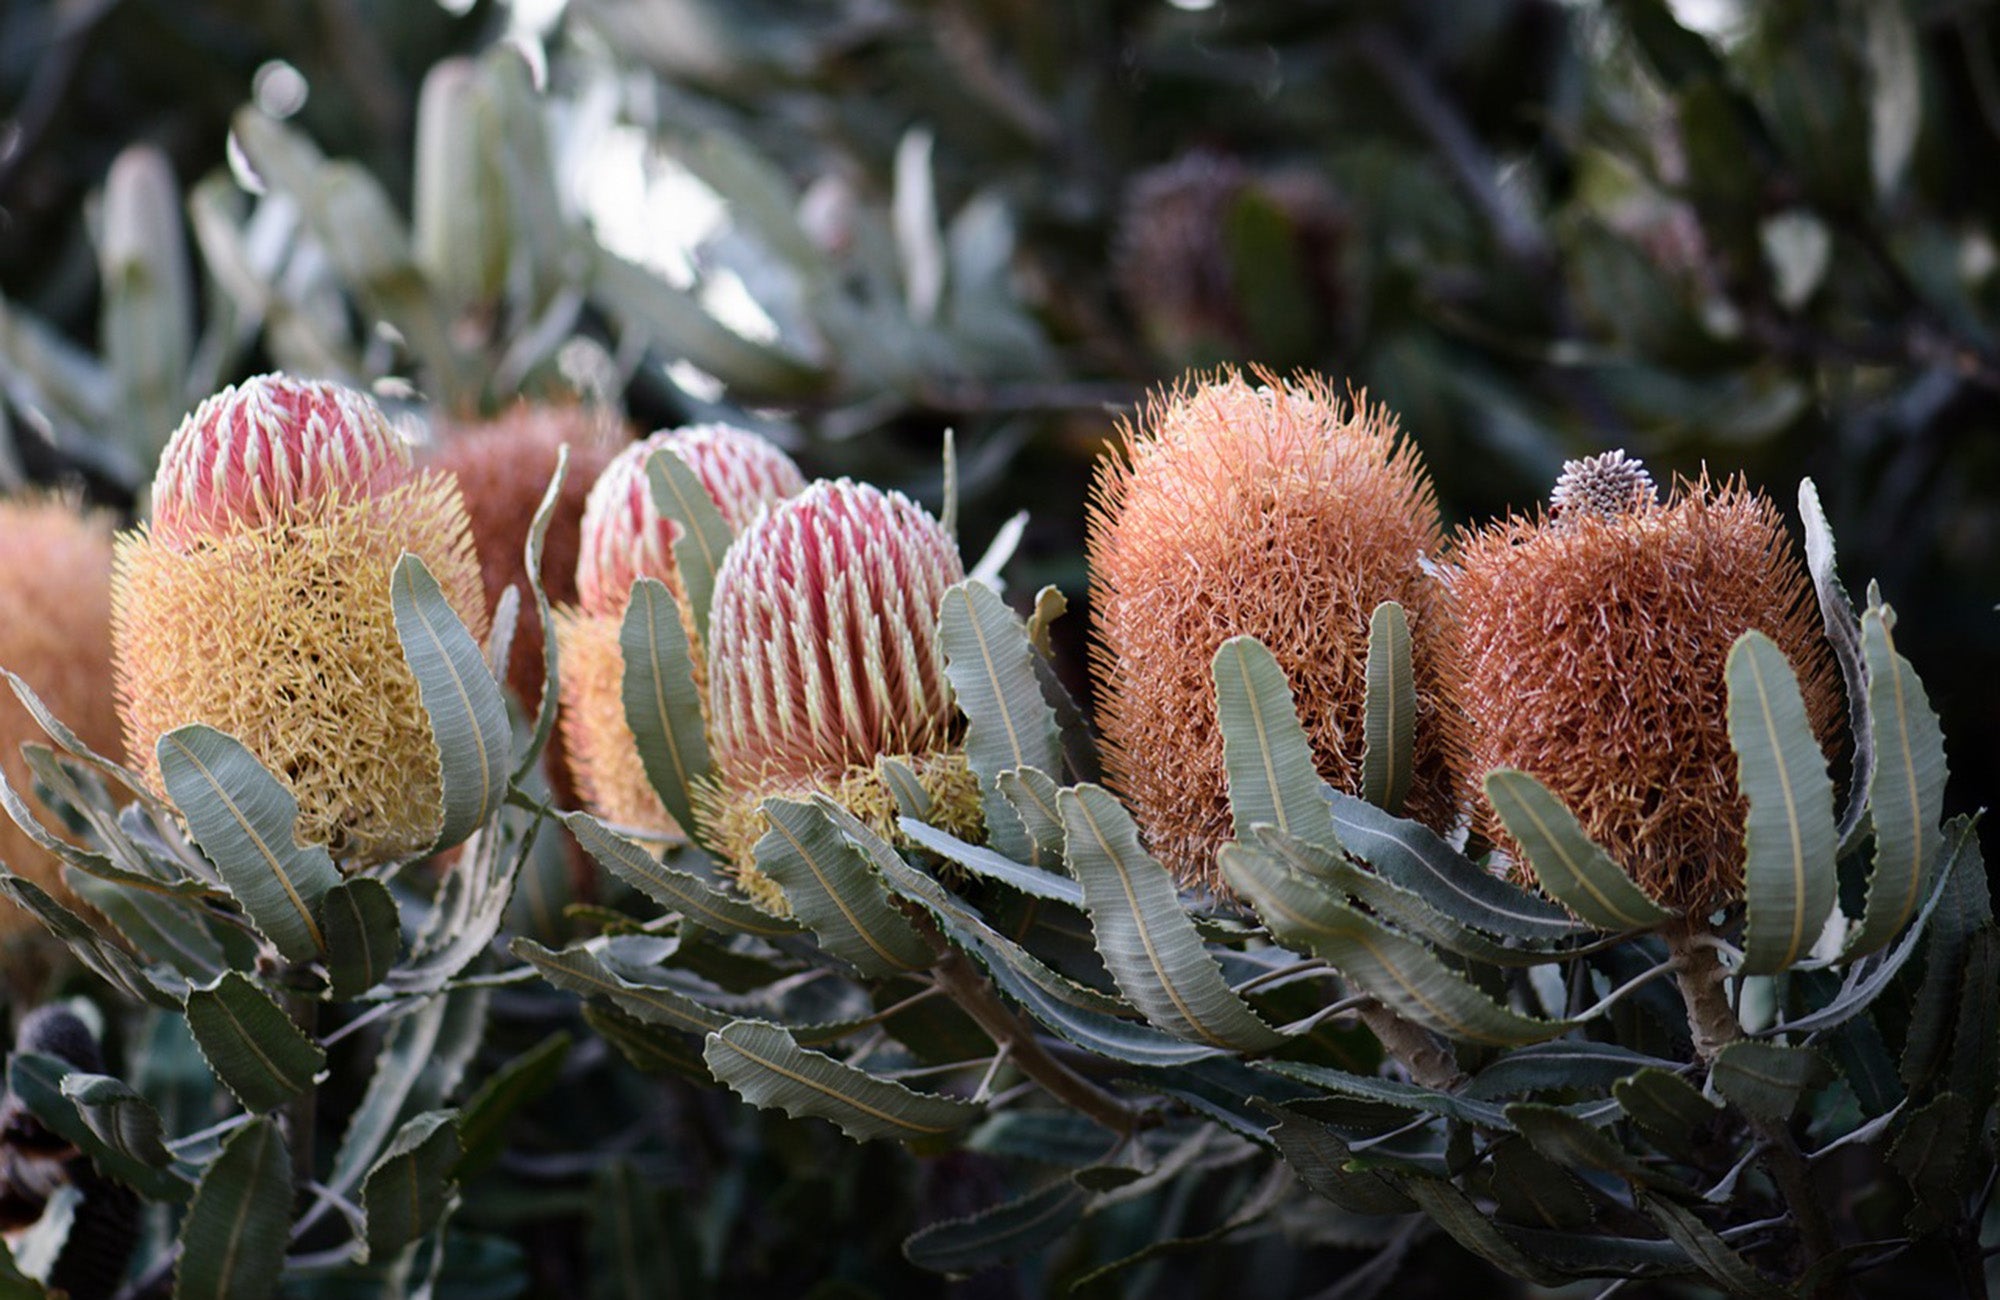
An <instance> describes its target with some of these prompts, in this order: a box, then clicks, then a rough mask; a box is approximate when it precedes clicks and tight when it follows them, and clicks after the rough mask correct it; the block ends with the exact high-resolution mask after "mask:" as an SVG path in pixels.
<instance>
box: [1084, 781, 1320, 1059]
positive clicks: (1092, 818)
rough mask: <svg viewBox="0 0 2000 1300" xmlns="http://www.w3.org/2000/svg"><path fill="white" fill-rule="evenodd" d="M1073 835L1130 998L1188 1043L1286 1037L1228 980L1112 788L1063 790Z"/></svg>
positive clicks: (1098, 920) (1098, 923)
mask: <svg viewBox="0 0 2000 1300" xmlns="http://www.w3.org/2000/svg"><path fill="white" fill-rule="evenodd" d="M1057 803H1058V805H1059V807H1060V809H1061V811H1062V818H1063V826H1064V828H1065V830H1066V831H1067V833H1068V838H1067V841H1066V845H1065V850H1064V854H1063V856H1064V857H1065V858H1066V859H1067V860H1068V862H1069V865H1070V869H1071V870H1072V871H1074V872H1075V873H1076V878H1077V881H1078V883H1080V884H1081V885H1082V886H1083V897H1084V907H1085V910H1087V911H1088V912H1089V913H1090V924H1091V930H1092V932H1093V933H1094V934H1095V936H1096V940H1097V950H1098V952H1099V953H1100V954H1101V955H1102V956H1103V958H1104V964H1105V966H1106V968H1108V969H1109V970H1110V971H1111V975H1112V978H1113V979H1114V980H1116V981H1117V983H1118V988H1119V991H1120V992H1122V993H1123V994H1124V995H1125V997H1126V1000H1128V1001H1129V1002H1131V1003H1132V1005H1133V1006H1135V1007H1137V1008H1139V1010H1140V1011H1141V1012H1142V1013H1143V1014H1144V1015H1145V1017H1146V1019H1148V1020H1150V1021H1152V1022H1153V1023H1154V1024H1156V1025H1158V1026H1159V1027H1160V1028H1162V1029H1165V1030H1167V1031H1168V1032H1170V1033H1174V1034H1178V1035H1180V1036H1181V1037H1183V1038H1186V1039H1188V1040H1189V1041H1191V1042H1200V1043H1207V1044H1209V1045H1211V1046H1215V1047H1228V1048H1234V1049H1237V1050H1243V1051H1261V1050H1265V1049H1268V1048H1271V1047H1275V1046H1277V1045H1278V1044H1279V1043H1280V1042H1282V1041H1283V1036H1282V1035H1280V1034H1279V1033H1278V1032H1277V1031H1276V1030H1274V1029H1272V1028H1271V1027H1270V1026H1269V1025H1267V1024H1265V1023H1264V1022H1263V1021H1262V1020H1260V1019H1258V1017H1257V1013H1256V1012H1254V1011H1252V1010H1251V1009H1250V1007H1249V1005H1248V1004H1247V1003H1245V1002H1244V1001H1243V999H1242V998H1241V997H1239V996H1237V994H1236V993H1235V992H1234V991H1233V990H1231V989H1230V987H1229V984H1228V982H1227V981H1225V980H1224V979H1223V978H1222V971H1221V969H1220V968H1219V967H1217V966H1216V964H1215V958H1214V957H1212V956H1210V955H1209V953H1208V952H1207V951H1206V950H1205V949H1204V948H1203V946H1202V942H1201V936H1200V934H1199V933H1197V932H1196V930H1195V928H1194V922H1193V921H1191V920H1190V919H1189V918H1188V914H1187V913H1186V912H1185V911H1183V910H1182V908H1181V902H1180V893H1179V891H1178V890H1177V889H1175V888H1174V882H1173V877H1172V876H1170V875H1168V874H1167V870H1166V868H1165V867H1162V866H1161V865H1160V864H1159V863H1158V862H1155V861H1154V860H1153V859H1152V858H1151V857H1149V856H1147V854H1146V852H1145V850H1143V849H1142V848H1140V847H1139V829H1138V827H1137V826H1135V825H1134V824H1133V822H1132V818H1131V815H1130V814H1129V813H1127V812H1126V811H1125V809H1124V808H1123V806H1121V805H1120V804H1119V803H1118V801H1117V800H1116V799H1114V798H1112V797H1111V795H1110V793H1109V792H1108V791H1106V790H1104V789H1102V788H1100V787H1098V786H1093V785H1082V786H1075V787H1072V788H1070V789H1066V790H1063V791H1062V792H1061V793H1060V794H1059V795H1058V796H1057Z"/></svg>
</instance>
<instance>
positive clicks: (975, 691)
mask: <svg viewBox="0 0 2000 1300" xmlns="http://www.w3.org/2000/svg"><path fill="white" fill-rule="evenodd" d="M938 639H939V641H940V643H941V644H942V645H943V647H944V654H945V676H946V677H948V678H949V679H950V681H951V687H952V693H953V694H954V695H955V696H956V697H957V700H958V706H959V709H960V711H961V712H963V713H964V714H965V719H966V731H965V756H966V759H967V761H968V762H969V763H970V764H971V766H972V771H973V774H974V775H975V776H977V777H978V778H979V790H980V797H981V800H982V802H983V804H984V806H985V810H986V824H987V826H988V828H989V835H990V837H991V839H992V841H993V845H994V847H995V848H997V849H998V850H999V851H1000V852H1002V853H1003V854H1007V855H1009V856H1013V857H1018V858H1025V859H1027V860H1028V861H1030V862H1033V863H1035V864H1036V865H1040V860H1039V855H1038V854H1037V849H1038V848H1039V847H1040V844H1039V841H1037V840H1036V839H1035V837H1034V836H1032V835H1031V834H1029V832H1028V828H1027V827H1026V826H1025V825H1024V824H1023V821H1022V815H1021V814H1020V813H1019V812H1017V811H1016V810H1015V808H1014V806H1013V805H1012V804H1011V803H1010V802H1008V801H1007V800H1006V798H1005V797H1004V796H1003V795H1002V794H1001V792H1000V787H999V784H998V782H999V777H1000V774H1001V773H1002V772H1009V771H1015V772H1018V771H1022V770H1032V771H1037V772H1041V773H1043V774H1045V775H1047V774H1051V773H1056V772H1060V771H1061V770H1062V741H1061V737H1060V735H1059V734H1058V732H1057V729H1056V716H1055V712H1054V710H1052V709H1051V708H1050V707H1049V705H1048V702H1047V701H1046V700H1044V699H1043V698H1042V692H1041V687H1040V686H1039V685H1038V684H1037V682H1036V680H1035V666H1034V656H1035V650H1034V648H1033V646H1031V645H1030V644H1029V642H1028V635H1027V632H1026V631H1025V629H1023V627H1022V626H1021V622H1020V620H1019V619H1016V618H1015V617H1014V614H1013V611H1011V610H1009V609H1008V608H1007V605H1006V602H1004V601H1002V600H1001V599H1000V597H999V595H998V593H996V592H995V591H994V590H993V589H992V588H991V587H988V586H987V585H986V584H985V583H983V582H961V583H958V584H957V585H955V586H953V587H950V588H948V589H947V590H946V591H945V593H944V596H943V597H942V599H940V601H939V602H938Z"/></svg>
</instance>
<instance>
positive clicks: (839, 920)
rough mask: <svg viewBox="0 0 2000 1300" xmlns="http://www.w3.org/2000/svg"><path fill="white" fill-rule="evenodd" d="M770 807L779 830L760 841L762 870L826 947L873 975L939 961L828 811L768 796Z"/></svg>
mask: <svg viewBox="0 0 2000 1300" xmlns="http://www.w3.org/2000/svg"><path fill="white" fill-rule="evenodd" d="M763 807H764V815H765V816H766V817H767V818H769V819H770V822H771V829H770V830H769V831H768V832H766V833H765V835H764V837H763V838H762V839H760V840H758V841H757V846H756V854H757V869H758V870H759V871H762V872H763V873H764V874H765V875H767V876H769V877H770V878H771V879H772V880H774V881H776V882H777V883H778V885H779V887H780V888H782V889H783V890H784V891H785V897H786V899H787V900H788V901H789V902H790V903H791V905H792V915H793V916H795V917H796V918H797V919H798V920H799V921H801V922H802V923H803V924H804V925H805V926H806V927H807V928H808V929H810V930H811V931H812V932H813V933H814V934H815V935H816V936H818V938H819V941H820V946H821V947H823V948H825V949H826V950H827V951H828V952H830V953H832V954H834V955H835V956H837V957H839V958H841V959H842V960H843V961H845V962H847V963H848V964H849V965H851V966H853V967H854V969H855V970H857V971H859V972H860V973H861V974H862V975H863V976H866V977H868V978H871V979H873V978H879V977H882V976H885V975H893V974H896V973H898V972H902V971H913V970H922V969H924V968H926V967H928V966H929V965H931V964H932V963H933V962H934V961H936V960H937V955H936V954H935V953H933V952H932V951H931V946H930V945H929V944H928V943H926V942H924V938H923V936H922V935H920V934H918V933H917V930H916V927H915V926H913V925H911V924H910V919H909V918H908V917H906V916H904V915H903V914H902V913H901V912H899V911H897V910H896V908H895V906H894V905H893V904H892V903H891V902H890V901H889V895H888V893H887V891H886V890H885V889H884V887H883V885H882V882H881V879H880V878H879V877H878V876H877V875H876V873H875V870H874V869H873V867H871V866H870V865H869V862H868V859H867V858H866V857H864V856H863V855H862V853H861V851H860V850H859V849H857V848H855V847H854V846H853V845H852V844H849V843H848V842H847V840H846V839H844V838H843V837H842V836H841V833H840V832H839V830H837V829H836V828H835V827H834V824H833V823H832V821H830V820H829V819H828V818H827V817H826V815H825V814H824V813H822V812H821V811H820V810H819V809H818V808H816V807H815V806H813V805H812V804H809V803H799V802H795V801H793V800H789V799H766V800H765V801H764V804H763Z"/></svg>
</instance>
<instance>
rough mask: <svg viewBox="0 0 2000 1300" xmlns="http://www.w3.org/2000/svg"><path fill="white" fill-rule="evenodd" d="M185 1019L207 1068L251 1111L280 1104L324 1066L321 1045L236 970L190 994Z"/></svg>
mask: <svg viewBox="0 0 2000 1300" xmlns="http://www.w3.org/2000/svg"><path fill="white" fill-rule="evenodd" d="M187 1023H188V1030H189V1031H190V1032H191V1033H193V1035H194V1041H195V1044H196V1045H197V1046H198V1047H200V1048H201V1054H202V1057H203V1059H204V1060H206V1061H207V1062H208V1068H209V1069H210V1070H212V1071H214V1073H215V1077H216V1078H217V1079H218V1080H219V1081H220V1082H221V1083H222V1085H223V1086H224V1087H226V1088H228V1089H229V1091H230V1093H231V1095H233V1096H234V1097H235V1098H236V1099H237V1100H238V1101H240V1102H242V1103H243V1105H244V1107H245V1108H246V1109H248V1110H253V1111H267V1110H271V1109H273V1108H274V1107H277V1106H282V1105H283V1104H285V1103H286V1102H288V1101H290V1100H291V1099H292V1098H294V1097H296V1096H298V1095H299V1094H300V1093H302V1092H304V1091H306V1090H307V1089H308V1088H310V1087H312V1086H313V1078H314V1076H316V1075H317V1074H318V1073H319V1072H320V1070H322V1069H323V1068H325V1066H326V1052H325V1051H324V1050H323V1049H322V1048H321V1047H320V1046H319V1044H318V1043H315V1042H313V1040H312V1039H310V1038H308V1037H306V1035H305V1034H304V1032H303V1031H301V1030H300V1029H299V1027H298V1026H297V1025H296V1024H293V1023H292V1018H291V1017H290V1016H288V1015H286V1014H285V1009H284V1008H283V1007H281V1006H279V1005H278V1004H277V1003H276V1002H274V1001H272V999H271V995H270V994H268V993H266V992H264V990H262V989H261V988H259V987H257V985H256V984H254V983H252V982H251V980H250V978H249V977H248V976H247V975H244V974H242V973H240V972H238V971H230V972H229V973H228V974H226V975H224V976H223V977H222V978H221V979H219V980H217V981H216V982H215V984H214V985H213V986H211V987H209V988H205V989H196V990H195V991H194V992H192V993H190V994H188V1000H187Z"/></svg>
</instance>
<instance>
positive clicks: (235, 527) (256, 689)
mask: <svg viewBox="0 0 2000 1300" xmlns="http://www.w3.org/2000/svg"><path fill="white" fill-rule="evenodd" d="M153 508H154V522H153V524H152V526H151V527H150V528H145V529H140V530H137V531H134V532H130V533H126V534H124V535H122V536H121V537H120V538H119V540H118V543H117V553H116V561H115V565H116V567H115V572H114V576H113V584H112V635H113V645H114V650H115V657H116V671H117V686H118V703H119V711H120V714H121V715H122V717H123V720H124V725H125V739H126V746H127V749H128V750H129V751H130V753H131V755H132V757H133V760H134V761H135V762H136V763H137V764H138V766H139V768H140V770H141V771H142V772H144V773H145V774H146V775H147V777H148V778H149V779H151V780H152V781H154V783H155V784H157V783H158V780H159V777H158V769H157V759H156V756H155V754H154V746H155V744H156V743H157V742H158V740H159V738H160V736H161V735H163V734H165V733H166V732H168V731H171V730H172V729H173V728H175V727H179V726H182V725H184V724H187V723H193V722H199V723H205V724H207V725H208V726H211V727H215V728H217V729H218V730H221V731H225V732H228V733H229V734H231V735H233V736H235V737H236V738H237V739H238V740H240V741H242V742H243V744H244V745H245V746H247V747H248V748H249V749H250V751H251V752H252V753H254V754H256V755H257V757H258V759H259V760H260V761H262V762H263V764H264V765H265V766H266V767H267V768H269V769H271V771H272V772H273V773H275V774H276V775H277V776H278V777H279V779H281V780H282V781H284V782H285V783H286V785H288V786H289V787H290V788H291V791H292V793H293V795H294V796H295V797H296V798H297V799H298V803H299V821H298V832H297V833H298V835H299V838H300V839H301V840H303V841H306V842H309V843H319V844H324V845H326V846H327V847H328V849H329V850H330V851H331V852H332V853H333V854H334V855H335V856H336V857H340V858H344V859H348V860H351V861H354V862H371V861H384V860H388V859H392V858H396V857H401V856H405V855H408V854H410V853H414V852H417V851H419V850H421V849H422V848H424V847H425V846H426V845H428V844H429V843H430V842H431V841H432V840H433V839H434V838H435V836H436V833H437V830H438V827H439V825H440V822H441V819H442V816H443V811H442V804H441V785H440V777H439V772H438V753H437V744H436V742H435V740H434V739H433V737H432V735H431V727H430V718H429V715H427V714H426V713H425V712H424V709H423V704H422V701H421V699H420V697H419V695H418V692H417V683H416V678H415V677H414V675H412V674H411V672H410V669H409V666H408V664H407V663H406V662H405V661H404V659H403V653H402V643H401V642H400V640H398V638H397V635H396V623H395V614H394V609H393V606H392V604H391V600H390V593H389V584H390V576H391V574H392V573H393V572H394V570H395V566H396V562H397V561H398V560H399V559H400V558H401V556H402V555H403V553H404V552H406V551H407V552H410V553H412V554H415V555H416V556H418V557H419V558H421V559H422V560H423V561H424V563H425V564H426V565H427V566H428V567H429V568H430V570H431V573H432V575H433V576H434V577H435V578H436V579H437V581H438V584H439V586H440V587H441V588H442V589H443V591H444V593H445V597H446V599H447V600H448V601H449V602H450V604H451V606H452V608H453V610H454V611H456V612H457V614H458V616H459V617H460V618H461V619H463V620H464V621H465V623H466V624H467V626H468V627H470V628H471V629H472V632H473V635H474V636H475V637H481V638H483V637H484V635H485V630H486V621H487V612H486V602H485V597H484V591H483V588H482V584H481V579H480V572H479V561H478V558H477V557H476V556H475V554H474V552H473V547H472V539H471V537H470V534H469V532H468V528H467V522H466V515H465V507H464V504H463V502H462V501H461V500H460V498H459V493H458V489H457V487H456V486H455V485H454V483H453V481H452V480H451V478H450V477H449V476H448V475H442V474H436V473H429V472H419V471H418V470H416V469H415V468H414V466H413V464H412V461H411V453H410V448H409V446H408V444H407V443H406V441H405V440H404V439H403V438H402V437H401V435H400V434H398V432H397V431H396V430H395V428H394V427H393V426H392V425H391V424H390V423H389V421H388V418H387V417H386V416H384V415H383V413H382V411H381V410H380V408H378V407H377V406H376V405H375V403H374V402H373V401H372V400H370V399H369V398H368V397H366V396H365V395H363V394H361V393H357V392H354V391H353V390H351V389H347V388H344V387H341V386H340V385H338V384H330V383H320V382H314V381H309V380H300V379H293V378H291V377H288V376H285V375H266V376H261V377H259V378H256V379H251V380H248V381H246V382H245V383H243V384H241V385H239V386H237V387H235V388H228V389H224V390H223V391H222V392H220V393H218V394H216V395H215V396H213V397H211V398H209V399H208V400H207V401H205V402H203V403H202V404H201V406H200V407H199V408H198V409H196V411H195V412H194V414H192V415H190V416H189V417H188V418H187V419H186V420H185V421H184V422H183V423H182V424H181V427H180V428H179V430H177V431H176V432H175V434H174V436H173V438H172V439H171V440H170V441H169V442H168V444H167V447H166V450H165V452H164V453H163V454H162V458H161V463H160V470H159V474H158V475H157V477H156V478H155V481H154V488H153Z"/></svg>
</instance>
